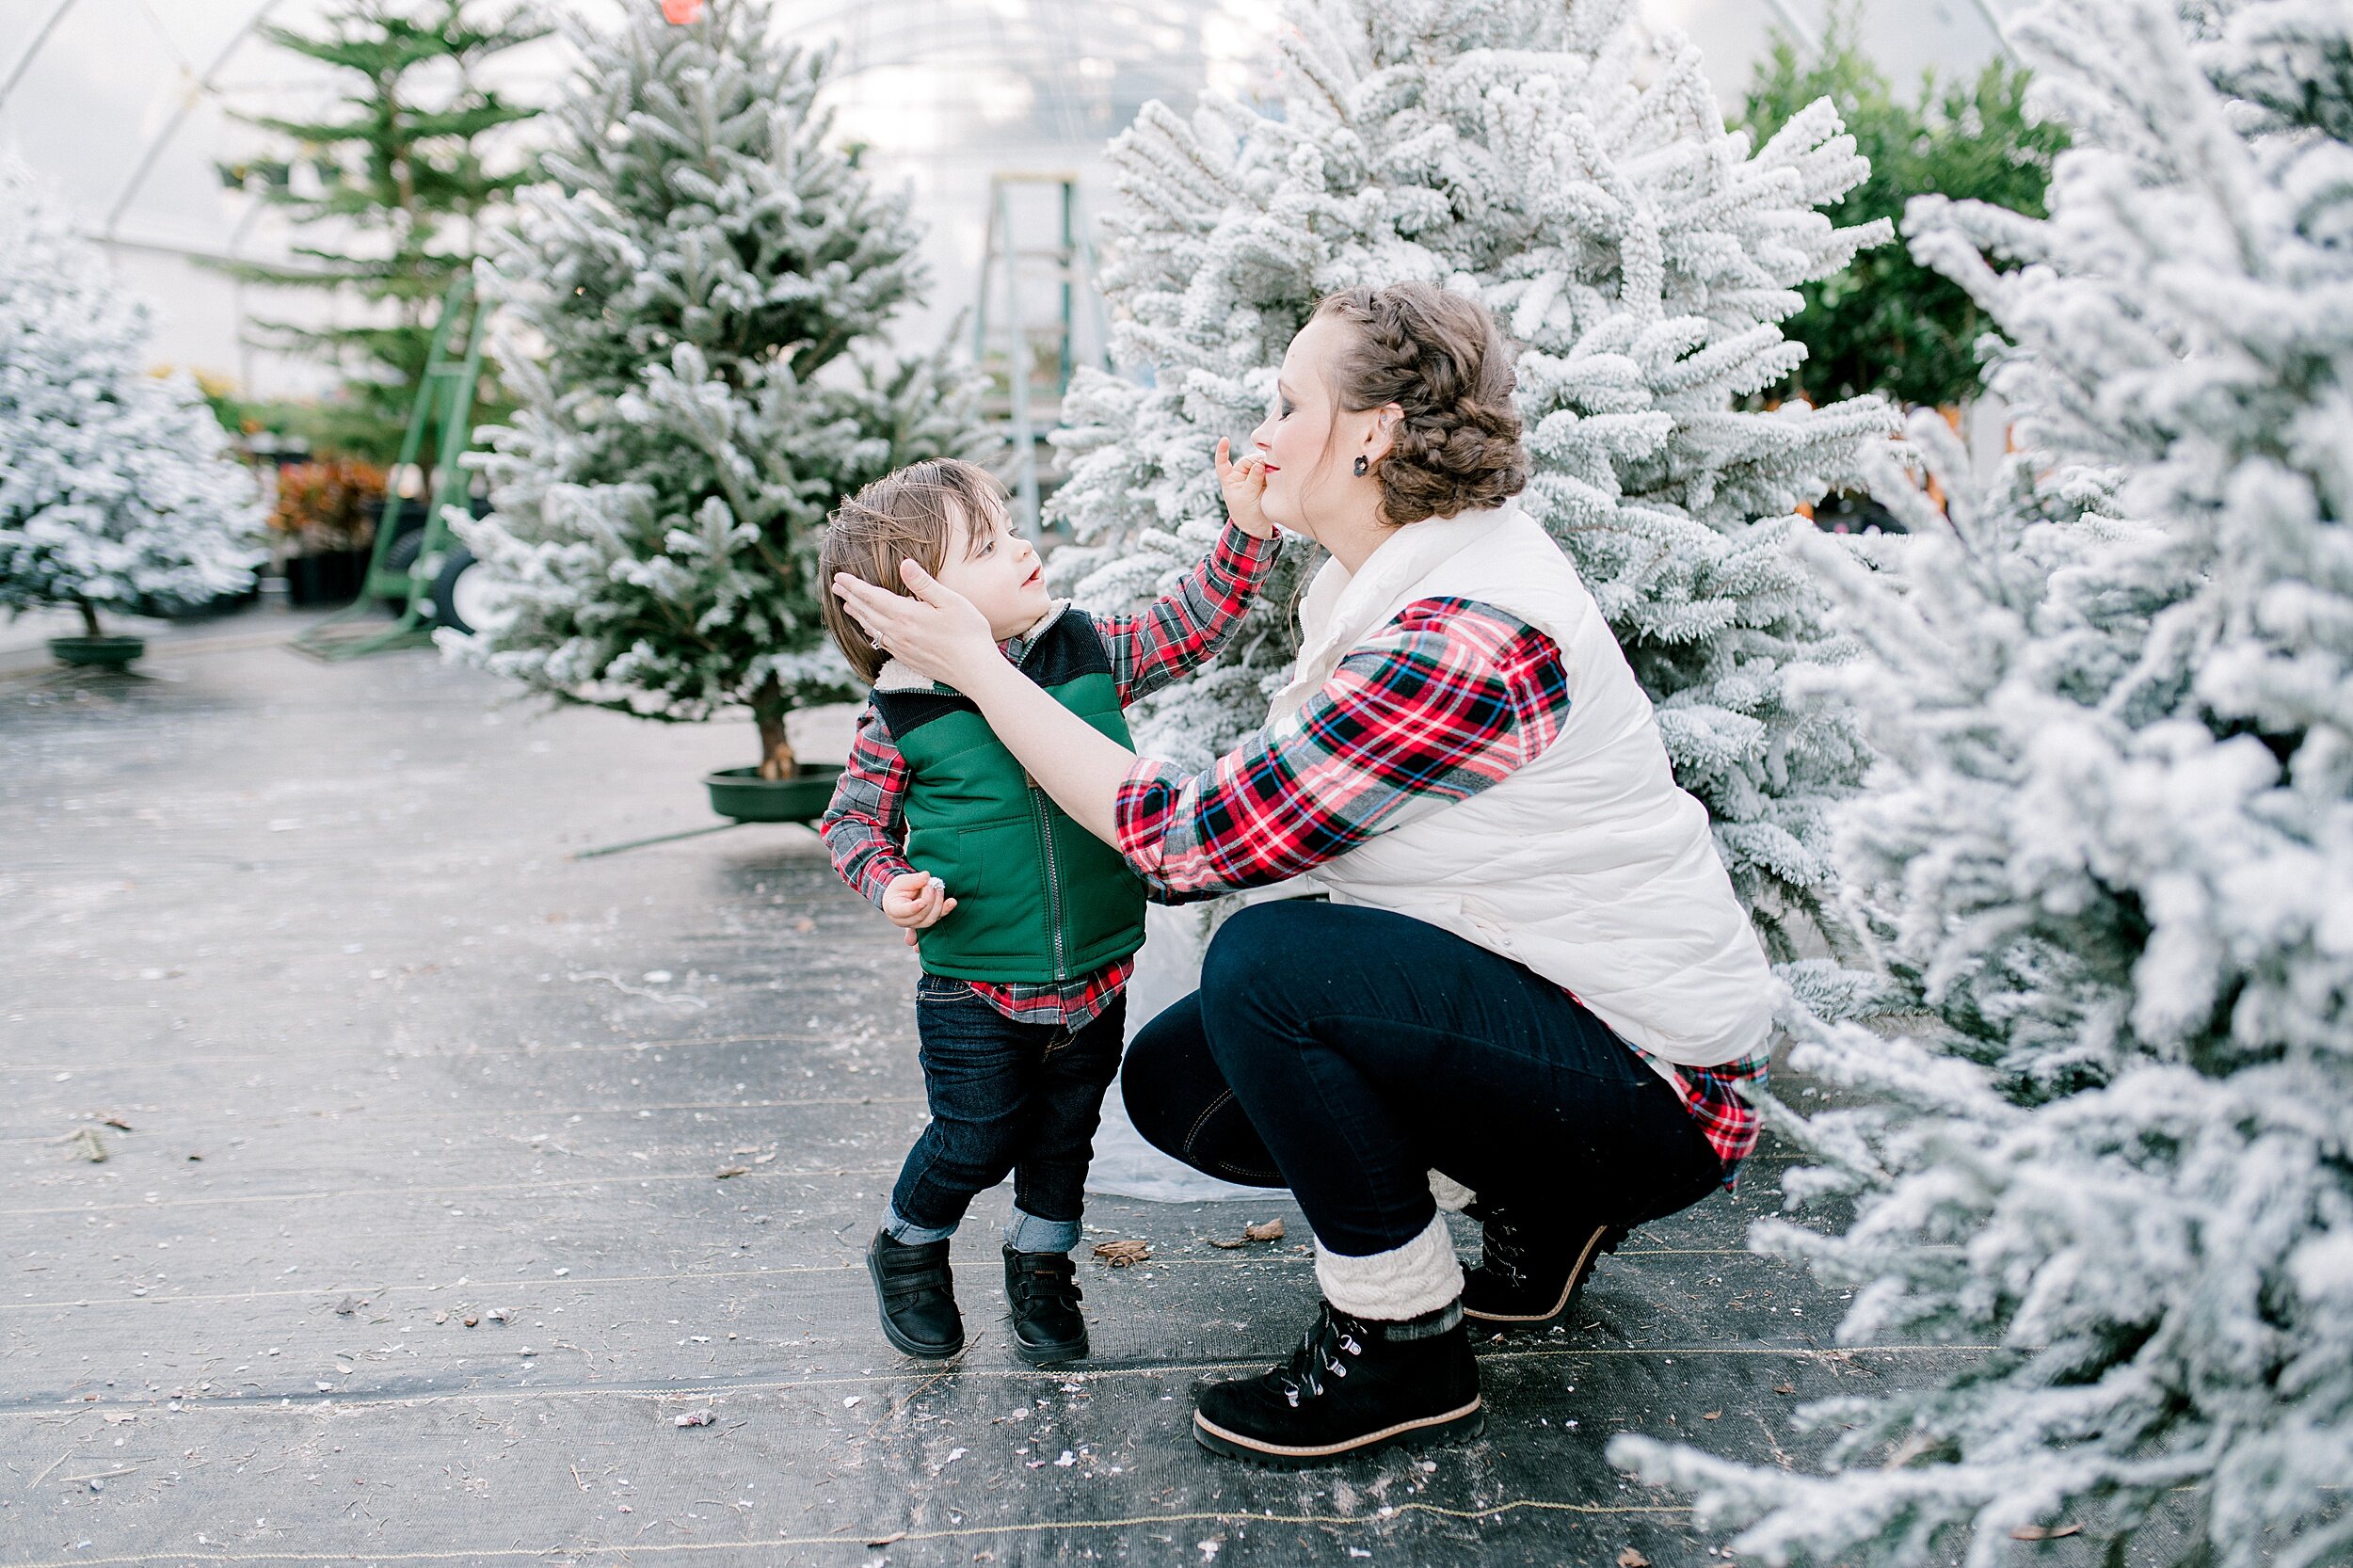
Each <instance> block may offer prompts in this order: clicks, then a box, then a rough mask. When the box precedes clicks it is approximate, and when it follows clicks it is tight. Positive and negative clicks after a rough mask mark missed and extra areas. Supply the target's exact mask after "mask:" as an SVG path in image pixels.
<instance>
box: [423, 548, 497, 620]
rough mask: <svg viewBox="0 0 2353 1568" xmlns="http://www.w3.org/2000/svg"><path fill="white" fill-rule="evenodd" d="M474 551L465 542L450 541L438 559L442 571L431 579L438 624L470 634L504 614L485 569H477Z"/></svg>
mask: <svg viewBox="0 0 2353 1568" xmlns="http://www.w3.org/2000/svg"><path fill="white" fill-rule="evenodd" d="M478 564H479V563H477V562H476V561H475V560H474V558H473V552H472V551H471V550H468V549H467V548H466V547H465V546H464V545H452V546H451V547H450V552H449V554H448V556H447V557H446V558H445V559H444V560H443V561H442V562H441V572H440V576H439V577H436V578H435V579H434V580H433V619H434V623H435V624H436V625H439V626H446V627H448V628H449V629H450V630H451V631H452V632H459V633H461V634H462V635H465V636H469V637H471V636H472V635H473V634H474V632H477V631H478V630H480V629H481V628H483V627H485V626H493V625H496V624H497V623H498V622H499V621H501V620H503V619H504V618H505V616H504V612H503V610H502V608H501V606H500V604H499V601H498V600H499V595H498V589H497V587H496V586H495V584H492V582H491V580H490V574H489V573H488V572H487V571H477V570H475V569H474V568H475V567H476V566H477V565H478Z"/></svg>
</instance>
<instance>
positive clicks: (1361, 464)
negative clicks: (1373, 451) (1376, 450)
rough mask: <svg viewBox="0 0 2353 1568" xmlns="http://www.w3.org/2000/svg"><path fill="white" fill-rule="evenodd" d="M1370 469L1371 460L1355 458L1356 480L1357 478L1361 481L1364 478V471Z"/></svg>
mask: <svg viewBox="0 0 2353 1568" xmlns="http://www.w3.org/2000/svg"><path fill="white" fill-rule="evenodd" d="M1370 467H1372V459H1371V458H1369V457H1359V458H1357V459H1356V477H1357V478H1359V479H1362V478H1363V477H1364V476H1365V471H1366V470H1367V469H1369V468H1370Z"/></svg>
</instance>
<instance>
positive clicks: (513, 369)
mask: <svg viewBox="0 0 2353 1568" xmlns="http://www.w3.org/2000/svg"><path fill="white" fill-rule="evenodd" d="M673 9H674V11H675V14H677V15H679V16H680V17H681V18H685V19H686V20H683V21H680V22H672V21H669V20H667V19H666V18H665V17H664V14H663V13H662V12H661V11H659V10H657V9H656V8H655V7H654V6H653V4H652V3H651V0H638V3H637V4H635V5H633V6H632V14H631V16H630V17H629V18H628V19H627V20H626V21H625V22H623V23H622V24H620V25H619V27H618V28H617V29H616V30H615V31H612V32H599V31H597V30H595V29H594V28H592V27H590V26H588V25H586V24H582V23H579V22H573V23H570V24H568V26H567V31H568V35H569V38H570V41H571V43H572V45H573V47H574V49H575V50H577V52H578V53H579V56H580V57H581V61H582V64H581V68H580V72H579V74H578V76H577V77H576V78H575V80H574V82H573V84H572V86H571V88H570V90H568V92H566V93H565V94H564V95H563V97H562V99H561V100H560V103H559V105H558V106H557V107H556V108H554V109H552V110H550V111H549V114H548V116H547V120H546V123H547V124H548V125H549V127H550V139H549V144H548V147H547V149H546V152H545V154H544V168H546V170H547V172H548V174H549V175H550V177H551V178H550V180H549V182H548V183H546V184H538V185H534V186H531V187H528V188H527V189H525V190H524V191H522V192H521V193H520V196H519V198H518V200H517V212H516V215H515V218H514V221H513V223H512V225H511V226H510V227H509V228H508V229H507V230H506V231H505V232H504V233H502V234H501V235H499V236H498V237H497V238H495V239H494V240H493V241H492V242H491V244H490V248H489V254H488V258H487V259H486V261H485V262H484V263H483V264H482V265H481V266H480V268H479V269H478V276H479V277H480V279H481V286H482V290H483V294H484V296H485V297H486V298H487V299H488V300H489V301H490V302H492V303H494V304H495V305H497V306H498V307H499V309H500V311H501V321H502V329H501V336H500V337H499V338H498V339H497V340H496V343H495V345H494V346H495V351H496V353H497V355H498V358H499V360H500V363H501V366H502V374H503V376H504V378H505V381H506V384H507V386H508V387H509V388H510V389H511V390H512V391H513V392H514V393H515V395H516V397H517V399H518V402H519V405H520V407H519V408H518V411H517V413H516V414H515V417H514V419H513V420H512V422H511V423H509V424H505V425H503V426H493V427H489V428H487V429H486V430H485V431H484V432H483V435H484V437H485V439H486V440H487V441H488V445H489V451H488V452H487V453H485V454H483V455H481V456H479V457H477V458H476V459H474V460H475V461H476V462H478V463H479V465H480V467H481V468H482V469H483V471H484V472H485V473H486V474H487V475H488V480H489V484H490V502H491V508H492V509H491V511H490V513H489V515H488V516H487V517H485V518H482V519H480V520H474V521H466V520H458V521H457V523H456V528H457V532H458V534H459V536H461V537H462V538H463V539H464V540H465V542H466V543H467V545H468V546H469V547H470V548H471V549H472V552H473V553H474V555H475V556H477V557H478V558H479V559H480V561H481V562H482V568H481V569H483V570H485V571H487V572H488V573H490V574H491V575H492V577H493V579H494V580H495V581H496V582H497V583H498V584H499V585H500V589H501V598H502V600H503V604H502V608H503V612H504V616H505V618H504V621H503V622H502V623H501V624H500V625H498V626H497V627H495V628H489V629H485V630H484V631H483V632H480V633H478V634H477V635H475V636H474V637H473V638H472V639H470V640H461V639H457V638H454V637H452V638H445V640H444V646H445V647H447V648H450V649H451V650H452V651H453V653H454V654H455V655H456V656H457V657H461V658H464V659H466V660H468V661H470V662H472V663H475V664H481V665H484V666H485V667H488V668H489V669H492V670H495V671H497V672H498V673H500V674H503V675H505V676H509V677H511V678H513V679H515V680H520V681H522V682H523V683H524V684H525V685H527V686H529V687H530V688H531V689H533V690H534V691H536V692H540V693H543V694H545V695H547V696H551V697H553V698H555V699H557V700H559V701H564V702H573V703H585V704H591V705H594V706H598V707H604V708H612V709H616V710H617V711H619V712H627V713H632V714H636V715H639V716H642V717H645V718H650V719H657V720H665V721H683V722H694V721H698V720H703V719H708V718H710V717H712V715H714V714H716V713H718V712H723V711H728V710H731V709H739V708H741V709H748V710H750V712H751V715H752V718H753V720H754V722H755V724H756V725H757V726H758V728H759V735H760V750H759V754H758V758H757V760H755V761H754V762H753V763H751V764H749V765H747V766H745V767H743V768H740V769H734V770H729V772H728V773H727V774H724V775H716V776H713V777H712V804H713V805H714V806H715V807H717V808H719V809H720V810H721V812H722V813H723V814H726V815H730V816H738V817H758V818H760V819H762V820H804V819H807V818H808V817H813V816H815V815H816V814H817V812H818V811H820V810H822V809H823V808H824V801H825V797H826V794H827V792H829V790H830V781H831V777H832V776H833V774H834V773H835V772H837V771H838V770H830V769H825V770H818V769H802V768H800V767H798V766H797V764H796V760H795V759H794V757H793V755H792V744H791V743H790V742H789V741H788V739H787V737H786V730H785V716H786V714H787V713H789V712H792V710H793V709H795V708H798V707H802V706H805V705H807V704H809V703H813V702H824V701H835V700H840V699H842V698H845V697H848V696H853V695H855V694H856V690H857V686H856V680H855V679H854V678H853V676H852V675H851V673H850V669H849V666H848V665H847V664H845V663H844V662H843V661H842V659H841V657H840V653H839V652H838V651H836V650H835V649H834V648H833V647H832V646H831V645H830V644H829V643H828V642H827V641H826V640H825V632H824V620H823V617H822V616H821V614H820V608H819V604H820V596H821V595H822V594H823V593H824V591H825V589H824V584H820V583H819V582H817V581H816V566H817V548H818V542H819V533H820V530H821V529H822V528H823V526H824V517H825V514H826V512H827V511H828V510H829V509H830V508H831V507H832V506H833V505H834V504H835V503H836V502H837V501H838V500H839V499H840V497H841V496H842V495H843V494H845V493H847V492H848V491H850V490H853V489H855V488H856V487H858V486H859V485H861V484H863V483H865V482H866V481H867V480H869V479H872V478H874V477H876V476H878V475H879V474H881V473H884V472H888V470H890V469H892V468H895V467H898V466H900V465H901V464H904V463H906V462H910V461H913V460H914V459H916V458H919V457H927V456H947V455H965V454H969V453H971V452H972V451H973V450H974V449H975V448H976V446H977V445H978V444H979V442H980V440H981V431H980V427H979V425H978V424H977V422H976V419H975V416H974V413H973V405H974V398H973V395H972V390H971V388H970V387H969V386H968V384H967V383H966V382H965V381H964V380H962V379H959V378H957V377H955V376H951V375H950V374H949V372H948V370H947V368H946V364H945V361H944V360H942V359H939V358H932V359H919V360H911V361H908V362H904V363H895V364H893V363H886V362H884V361H883V360H881V359H880V357H879V355H878V354H876V353H874V352H871V351H870V352H867V353H858V352H856V351H857V350H859V349H860V348H861V347H862V346H866V345H870V344H871V342H872V339H873V338H874V337H875V336H876V334H878V333H879V331H880V330H881V328H883V326H884V324H885V323H886V322H887V321H888V318H889V316H890V315H891V313H892V312H894V311H895V310H897V309H898V308H899V307H900V306H901V305H903V304H905V303H907V302H909V301H910V300H912V299H913V298H914V297H915V295H916V292H917V290H918V289H919V287H920V284H921V281H922V278H921V273H920V267H919V264H918V262H917V258H916V254H915V248H916V232H915V229H914V227H913V225H912V224H911V223H910V222H909V220H908V218H907V215H906V210H905V202H904V199H903V198H898V197H884V196H881V195H878V194H877V193H876V192H875V191H874V189H873V187H872V183H871V182H870V181H869V180H868V178H867V177H866V176H865V175H864V174H863V173H862V172H861V171H860V170H859V169H858V168H857V166H856V161H855V160H854V159H853V158H851V157H850V156H849V155H847V154H845V153H844V152H840V151H839V150H837V149H835V148H833V147H831V146H829V145H828V144H827V141H826V135H827V131H828V127H829V122H828V118H827V117H826V116H825V115H824V114H822V113H820V112H818V110H817V108H816V102H815V101H816V97H817V92H818V88H819V86H820V85H821V82H822V80H823V77H824V66H825V61H824V56H810V55H808V54H805V53H803V52H801V51H799V50H796V49H790V48H783V47H779V46H777V45H776V44H775V43H772V42H771V41H770V40H769V36H768V35H769V23H770V11H771V7H770V6H769V5H768V4H767V3H766V0H730V3H726V4H719V5H713V6H712V7H710V8H708V9H707V10H700V11H697V10H696V8H693V7H676V8H673ZM796 774H798V775H801V776H800V777H799V778H797V779H796V777H795V776H796Z"/></svg>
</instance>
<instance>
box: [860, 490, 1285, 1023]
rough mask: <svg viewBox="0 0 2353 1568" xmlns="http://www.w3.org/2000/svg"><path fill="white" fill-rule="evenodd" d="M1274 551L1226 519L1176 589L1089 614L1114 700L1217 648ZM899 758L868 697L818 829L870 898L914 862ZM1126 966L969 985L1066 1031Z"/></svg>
mask: <svg viewBox="0 0 2353 1568" xmlns="http://www.w3.org/2000/svg"><path fill="white" fill-rule="evenodd" d="M1274 555H1275V542H1274V541H1273V539H1256V538H1253V537H1251V536H1249V535H1248V534H1245V533H1243V532H1242V531H1241V529H1239V528H1237V527H1235V526H1234V525H1233V523H1232V522H1230V521H1229V522H1227V523H1226V525H1225V532H1224V533H1223V534H1221V535H1220V536H1218V541H1217V544H1216V547H1215V548H1214V549H1212V550H1211V551H1210V552H1209V554H1208V556H1206V557H1205V558H1203V560H1202V562H1201V564H1200V565H1199V566H1197V567H1195V568H1193V571H1192V573H1191V574H1190V575H1189V576H1187V577H1186V579H1185V580H1184V582H1183V583H1182V584H1179V585H1178V587H1177V591H1176V592H1175V593H1172V594H1167V595H1163V596H1162V597H1161V598H1160V599H1158V600H1154V601H1153V603H1152V605H1151V606H1150V608H1148V609H1146V610H1145V611H1144V613H1143V614H1142V615H1140V616H1096V617H1095V628H1096V631H1097V632H1100V633H1101V634H1102V638H1103V646H1104V648H1105V649H1106V650H1107V651H1109V653H1110V654H1111V660H1112V679H1113V680H1115V681H1116V682H1117V683H1118V686H1119V702H1120V706H1122V707H1123V708H1124V707H1127V706H1128V705H1129V704H1131V703H1133V702H1134V701H1136V700H1137V699H1138V698H1140V697H1144V696H1149V695H1151V694H1152V693H1153V692H1156V691H1158V690H1160V688H1161V687H1162V686H1165V685H1167V684H1168V683H1169V682H1170V681H1172V680H1177V679H1178V678H1179V677H1181V676H1184V675H1186V674H1188V673H1190V672H1191V671H1192V670H1193V668H1194V667H1195V666H1197V665H1199V664H1201V663H1202V662H1203V661H1204V660H1207V659H1209V657H1210V656H1211V655H1213V654H1215V653H1216V652H1217V651H1218V650H1219V649H1220V648H1224V647H1225V644H1226V643H1227V642H1228V641H1230V640H1231V639H1232V637H1233V635H1234V632H1235V631H1236V629H1237V628H1239V627H1240V626H1241V615H1242V611H1243V610H1244V609H1245V608H1246V607H1247V606H1248V604H1249V602H1250V598H1251V596H1252V595H1253V594H1255V593H1257V591H1258V584H1260V583H1262V582H1264V581H1265V580H1266V574H1267V570H1268V568H1271V567H1272V566H1273V564H1274ZM1001 646H1002V648H1004V652H1005V657H1006V658H1008V659H1011V660H1013V661H1015V662H1016V663H1018V662H1019V661H1020V658H1021V655H1022V654H1023V653H1024V652H1025V651H1027V646H1028V645H1027V643H1026V642H1025V640H1024V639H1022V638H1019V637H1016V638H1015V639H1013V640H1012V641H1011V642H1008V643H1005V644H1002V645H1001ZM906 785H907V766H906V759H905V758H904V756H902V755H901V753H900V751H899V744H898V742H896V741H895V740H893V739H892V738H891V734H890V728H889V726H888V725H886V724H885V723H884V722H883V719H882V715H881V714H880V713H878V712H875V711H874V705H873V704H872V702H869V703H868V704H867V705H866V712H863V713H862V714H860V715H859V716H858V726H857V738H856V740H855V741H853V742H852V743H851V745H850V758H849V762H848V764H847V765H846V766H844V767H843V768H842V770H841V781H840V784H839V785H837V786H836V787H835V790H834V797H833V805H832V806H831V808H828V809H827V810H826V812H825V816H824V822H823V823H821V824H819V831H820V832H821V833H822V834H823V835H824V840H825V848H826V850H827V851H828V852H829V853H830V854H831V855H832V856H833V867H834V870H835V871H836V872H839V873H840V876H841V880H842V881H844V882H847V883H848V884H849V885H850V886H851V887H853V888H856V889H857V890H858V891H859V892H861V893H864V894H865V895H866V896H867V898H868V899H870V900H871V901H872V903H873V904H875V906H876V907H880V906H881V904H882V897H883V889H884V888H888V886H889V885H890V880H891V878H893V877H896V876H904V875H905V874H906V873H907V872H911V871H913V870H915V868H914V866H912V865H910V864H909V863H908V861H907V858H906V856H904V855H903V854H902V853H901V852H900V847H899V846H900V845H902V844H904V842H906V816H905V802H906ZM1134 972H1135V961H1134V960H1133V959H1129V958H1123V959H1121V960H1119V961H1118V962H1117V963H1114V964H1109V965H1106V966H1105V967H1104V968H1100V969H1097V970H1096V971H1095V973H1093V974H1091V975H1087V976H1084V977H1083V978H1080V979H1077V980H1073V981H1070V982H1068V983H1066V984H1059V985H1056V984H1045V985H1024V984H1001V985H1000V984H984V983H983V982H980V981H973V982H971V983H970V984H971V986H972V989H973V992H974V993H975V994H976V995H978V996H979V997H981V998H982V999H983V1000H985V1001H987V1002H988V1003H989V1005H991V1006H992V1007H994V1008H996V1009H997V1011H998V1012H1000V1013H1001V1014H1003V1015H1004V1016H1006V1017H1008V1018H1011V1019H1013V1020H1014V1021H1016V1023H1033V1024H1057V1025H1060V1026H1061V1027H1063V1028H1064V1029H1068V1030H1074V1031H1075V1030H1079V1029H1082V1028H1084V1027H1085V1026H1086V1025H1088V1024H1090V1023H1092V1022H1094V1021H1095V1019H1096V1018H1097V1017H1099V1016H1101V1015H1102V1012H1103V1010H1104V1009H1105V1008H1106V1007H1109V1006H1110V1005H1111V1002H1112V998H1113V997H1116V996H1117V995H1119V993H1120V990H1121V988H1122V987H1123V986H1125V985H1126V984H1128V977H1129V976H1130V975H1132V974H1133V973H1134Z"/></svg>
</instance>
